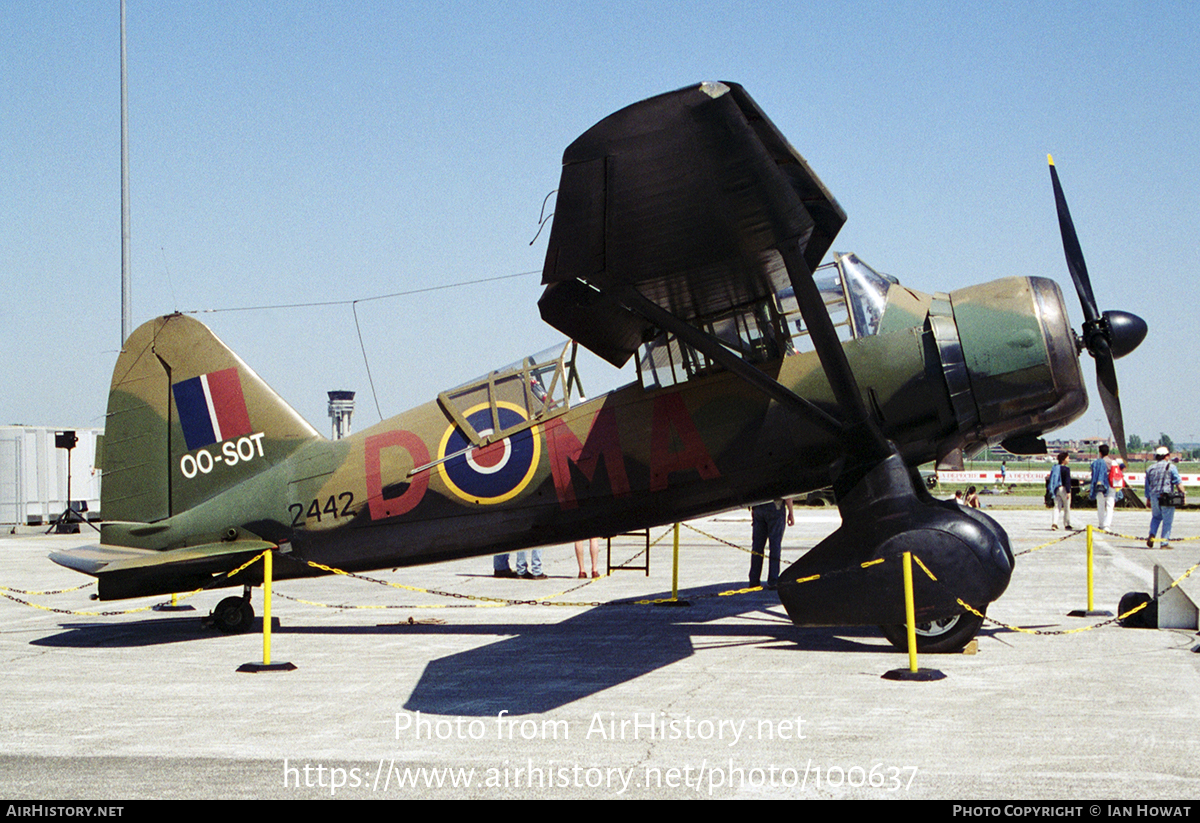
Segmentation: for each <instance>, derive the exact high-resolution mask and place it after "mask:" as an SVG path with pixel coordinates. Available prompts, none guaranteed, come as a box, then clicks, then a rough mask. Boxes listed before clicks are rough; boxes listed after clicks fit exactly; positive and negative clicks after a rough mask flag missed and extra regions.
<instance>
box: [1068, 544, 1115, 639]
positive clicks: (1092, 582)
mask: <svg viewBox="0 0 1200 823" xmlns="http://www.w3.org/2000/svg"><path fill="white" fill-rule="evenodd" d="M1092 528H1093V527H1092V524H1091V523H1089V524H1088V526H1087V608H1086V609H1082V610H1081V609H1072V610H1071V611H1069V612H1067V617H1112V612H1110V611H1107V610H1105V609H1097V608H1096V572H1095V569H1096V552H1095V549H1094V548H1093V536H1092Z"/></svg>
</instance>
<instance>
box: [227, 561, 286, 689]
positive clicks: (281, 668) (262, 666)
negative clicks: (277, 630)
mask: <svg viewBox="0 0 1200 823" xmlns="http://www.w3.org/2000/svg"><path fill="white" fill-rule="evenodd" d="M273 557H274V554H273V553H272V552H270V551H267V552H263V659H262V662H261V663H243V664H242V665H240V666H238V669H237V670H238V671H239V672H290V671H295V669H296V666H295V665H294V664H292V663H272V662H271V575H272V573H273V566H272V559H273Z"/></svg>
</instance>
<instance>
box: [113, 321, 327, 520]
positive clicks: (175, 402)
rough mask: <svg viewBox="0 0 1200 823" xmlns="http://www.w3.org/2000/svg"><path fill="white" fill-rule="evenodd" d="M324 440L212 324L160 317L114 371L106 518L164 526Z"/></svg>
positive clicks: (136, 335) (133, 339) (142, 330)
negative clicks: (166, 521) (162, 523)
mask: <svg viewBox="0 0 1200 823" xmlns="http://www.w3.org/2000/svg"><path fill="white" fill-rule="evenodd" d="M320 437H321V436H320V435H319V434H318V433H317V432H316V430H315V429H313V427H312V426H310V425H309V424H308V423H307V422H306V421H305V420H304V418H302V417H301V416H300V415H299V414H297V413H296V411H295V410H294V409H292V408H291V406H289V405H288V404H287V403H285V402H284V401H283V399H282V398H280V397H279V395H277V394H276V393H275V392H274V391H273V390H272V389H271V387H270V386H268V385H267V384H266V383H264V382H263V380H262V378H260V377H259V376H258V375H257V374H255V373H254V370H253V369H251V368H250V367H249V366H247V365H246V364H245V363H243V362H242V360H241V358H239V357H238V356H237V355H236V354H234V353H233V352H232V351H231V350H230V349H229V348H228V347H227V346H226V345H225V344H224V343H222V342H221V341H220V340H218V339H217V336H216V335H214V334H213V333H212V332H211V331H210V330H209V329H208V327H207V326H205V325H204V324H203V323H200V322H199V321H197V320H193V319H192V318H190V317H186V316H184V315H181V314H172V315H168V316H166V317H159V318H155V319H154V320H151V321H149V322H148V323H145V324H143V325H142V326H140V327H139V328H138V329H136V330H135V331H134V332H133V334H131V335H130V336H129V339H128V340H127V341H126V342H125V348H124V350H123V351H122V352H121V356H120V357H118V358H117V365H116V368H115V369H114V370H113V379H112V386H111V388H110V390H109V395H108V415H107V424H106V426H105V438H104V463H103V470H104V483H103V487H102V490H101V506H100V507H101V513H102V514H103V516H104V518H105V519H106V520H110V521H135V522H143V523H146V522H153V521H156V520H162V519H163V518H166V517H170V516H171V515H173V514H178V513H179V512H181V511H184V510H186V509H189V508H191V507H192V506H195V505H196V504H198V503H201V502H203V501H205V500H207V499H209V498H210V497H213V496H214V495H216V494H219V493H220V492H222V491H224V490H226V489H228V488H231V487H232V486H235V485H237V484H238V483H240V482H242V481H243V480H245V479H247V478H248V477H252V476H253V475H256V474H258V473H259V472H262V471H264V470H265V469H267V468H269V467H271V466H273V465H274V464H276V463H278V462H279V461H280V460H283V459H284V458H286V457H287V456H288V455H289V454H291V453H292V452H294V451H295V450H296V449H297V448H299V447H300V446H301V445H303V444H304V443H307V442H309V441H311V440H314V439H320Z"/></svg>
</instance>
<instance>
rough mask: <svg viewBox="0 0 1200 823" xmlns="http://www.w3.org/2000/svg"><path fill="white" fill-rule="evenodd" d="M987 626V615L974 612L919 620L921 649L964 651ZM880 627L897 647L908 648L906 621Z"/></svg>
mask: <svg viewBox="0 0 1200 823" xmlns="http://www.w3.org/2000/svg"><path fill="white" fill-rule="evenodd" d="M982 625H983V618H982V617H977V616H975V615H973V614H967V613H963V614H956V615H952V616H951V617H947V618H944V619H942V620H934V621H933V622H931V623H918V624H917V628H916V635H917V652H919V653H924V654H949V653H953V652H958V651H962V650H963V648H964V647H965V646H966V645H967V644H968V643H970V642H971V640H972V638H974V637H975V635H976V634H977V633H978V632H979V628H980V627H981V626H982ZM879 630H880V631H881V632H883V636H884V637H886V638H887V639H888V642H890V643H891V644H892V645H893V646H895V647H896V648H898V649H900V650H902V651H908V629H907V627H906V626H905V625H904V624H903V623H900V624H890V625H887V626H880V627H879Z"/></svg>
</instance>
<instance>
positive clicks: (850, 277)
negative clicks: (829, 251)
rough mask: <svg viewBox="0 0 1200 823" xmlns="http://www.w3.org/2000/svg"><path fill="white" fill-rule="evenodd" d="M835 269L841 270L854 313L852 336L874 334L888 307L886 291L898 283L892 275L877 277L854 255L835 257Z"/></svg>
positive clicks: (872, 270) (879, 275)
mask: <svg viewBox="0 0 1200 823" xmlns="http://www.w3.org/2000/svg"><path fill="white" fill-rule="evenodd" d="M837 266H838V268H839V269H841V272H842V278H843V280H844V282H845V284H846V291H847V292H848V293H849V296H850V306H851V308H852V309H853V311H854V336H855V337H866V336H867V335H871V334H875V333H876V332H877V331H879V319H880V318H881V317H883V310H884V309H885V308H886V307H887V293H888V289H889V288H890V287H891V285H892V284H893V283H896V282H899V281H897V280H896V278H894V277H892V276H891V275H888V274H880V273H879V272H877V271H875V270H874V269H873V268H871V267H870V266H868V265H867V264H866V263H864V262H863V261H861V260H859V259H858V257H857V256H856V255H853V254H839V255H837Z"/></svg>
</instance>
